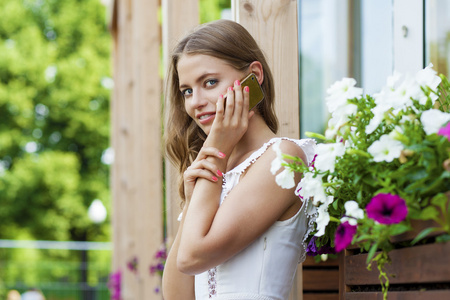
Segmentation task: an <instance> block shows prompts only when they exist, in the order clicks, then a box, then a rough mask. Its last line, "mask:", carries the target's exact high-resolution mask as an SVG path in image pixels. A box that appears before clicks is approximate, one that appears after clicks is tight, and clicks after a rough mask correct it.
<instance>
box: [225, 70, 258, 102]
mask: <svg viewBox="0 0 450 300" xmlns="http://www.w3.org/2000/svg"><path fill="white" fill-rule="evenodd" d="M241 86H242V88H244V87H245V86H248V88H249V95H250V101H249V105H248V110H251V109H252V108H253V107H255V106H256V105H258V103H259V102H261V101H262V100H263V99H264V92H263V90H262V88H261V85H260V84H259V82H258V78H256V75H255V74H253V73H250V74H248V75H247V77H245V78H244V79H242V80H241ZM224 98H226V95H225V97H224Z"/></svg>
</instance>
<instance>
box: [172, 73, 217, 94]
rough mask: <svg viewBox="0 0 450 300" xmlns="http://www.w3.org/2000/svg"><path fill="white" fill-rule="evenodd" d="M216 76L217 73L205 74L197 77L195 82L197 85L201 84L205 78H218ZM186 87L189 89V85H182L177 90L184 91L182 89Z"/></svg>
mask: <svg viewBox="0 0 450 300" xmlns="http://www.w3.org/2000/svg"><path fill="white" fill-rule="evenodd" d="M218 75H219V73H214V72H206V73H204V74H203V75H201V76H200V77H198V78H197V80H196V81H195V82H196V83H199V82H202V81H203V80H205V78H207V77H209V76H218ZM187 87H189V85H187V84H184V83H183V84H181V85H180V87H179V89H180V90H181V89H184V88H187Z"/></svg>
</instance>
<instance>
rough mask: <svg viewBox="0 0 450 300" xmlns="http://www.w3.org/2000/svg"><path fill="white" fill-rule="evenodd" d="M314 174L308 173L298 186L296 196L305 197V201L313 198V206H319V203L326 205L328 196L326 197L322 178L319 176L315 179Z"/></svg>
mask: <svg viewBox="0 0 450 300" xmlns="http://www.w3.org/2000/svg"><path fill="white" fill-rule="evenodd" d="M313 175H314V174H313V173H306V174H305V176H304V177H303V178H302V180H300V182H299V184H298V185H297V188H296V189H295V190H296V193H295V194H296V195H297V196H300V197H303V198H304V199H309V198H311V197H312V198H313V201H312V203H313V205H314V206H318V205H319V203H325V202H326V201H327V196H326V195H325V189H324V188H323V185H322V176H320V175H317V176H316V177H315V178H314V177H313Z"/></svg>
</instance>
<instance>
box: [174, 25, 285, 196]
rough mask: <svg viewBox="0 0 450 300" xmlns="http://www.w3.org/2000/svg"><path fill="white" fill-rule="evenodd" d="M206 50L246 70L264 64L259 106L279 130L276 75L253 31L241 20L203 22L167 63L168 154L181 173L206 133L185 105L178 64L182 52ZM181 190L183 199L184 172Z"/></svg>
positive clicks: (268, 121)
mask: <svg viewBox="0 0 450 300" xmlns="http://www.w3.org/2000/svg"><path fill="white" fill-rule="evenodd" d="M186 54H189V55H193V54H203V55H210V56H213V57H216V58H219V59H222V60H224V61H225V62H227V63H228V64H229V65H231V66H232V67H234V68H236V70H239V71H245V70H246V69H247V68H248V67H249V66H250V64H251V63H252V62H254V61H259V62H260V63H261V65H262V67H263V72H264V80H263V82H262V84H261V86H262V89H263V91H264V95H265V98H264V100H263V101H261V102H260V103H259V104H258V106H257V107H256V109H257V112H258V113H259V114H260V115H261V116H262V117H263V119H264V120H265V122H266V124H267V126H268V127H269V128H270V130H272V132H274V133H276V132H277V131H278V119H277V117H276V115H275V106H274V97H275V93H274V86H273V77H272V73H271V72H270V68H269V65H268V64H267V61H266V58H265V57H264V54H263V52H262V51H261V49H260V48H259V46H258V44H257V43H256V41H255V40H254V39H253V37H252V36H251V35H250V33H249V32H248V31H247V30H246V29H245V28H244V27H243V26H242V25H240V24H238V23H236V22H233V21H229V20H218V21H214V22H210V23H206V24H202V25H200V26H198V27H197V28H195V29H194V31H193V32H191V33H190V34H189V35H187V36H186V37H184V38H183V39H182V40H181V41H180V42H179V43H178V44H177V45H176V46H175V48H174V50H173V52H172V56H171V60H170V62H169V66H168V72H167V78H166V85H165V103H166V104H165V105H166V108H168V109H166V113H167V114H168V115H167V116H166V120H167V123H166V125H165V145H166V154H167V156H168V157H169V159H170V160H171V161H172V163H173V164H174V165H175V167H176V168H178V171H179V172H180V175H181V174H183V172H184V171H185V170H186V169H187V168H188V167H189V166H190V165H191V163H192V162H193V161H194V160H195V158H196V157H197V154H198V152H199V151H200V149H201V147H202V146H203V142H204V141H205V139H206V134H205V133H204V132H203V130H201V129H200V128H199V127H198V126H197V124H196V123H195V122H194V121H193V120H192V119H191V117H189V115H188V114H187V112H186V110H185V107H184V97H183V95H182V94H181V92H180V90H179V78H178V70H177V64H178V61H179V60H180V58H181V57H182V56H183V55H186ZM179 193H180V197H181V199H182V203H184V200H185V199H184V185H183V178H182V176H181V178H180V182H179Z"/></svg>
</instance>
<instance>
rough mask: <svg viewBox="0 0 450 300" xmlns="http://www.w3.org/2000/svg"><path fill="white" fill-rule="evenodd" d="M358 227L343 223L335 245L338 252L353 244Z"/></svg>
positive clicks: (337, 231) (337, 232) (335, 239)
mask: <svg viewBox="0 0 450 300" xmlns="http://www.w3.org/2000/svg"><path fill="white" fill-rule="evenodd" d="M356 229H357V226H355V225H350V223H349V222H344V223H341V224H340V225H339V226H338V228H337V229H336V235H335V237H334V244H335V249H336V252H340V251H342V250H344V249H345V248H346V247H347V246H348V245H350V244H351V243H352V240H353V236H354V235H355V234H356Z"/></svg>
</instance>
